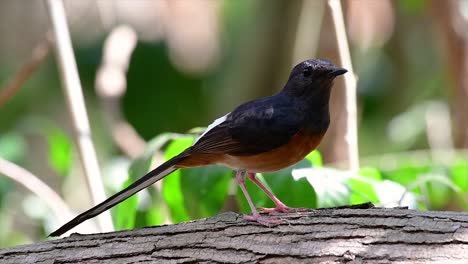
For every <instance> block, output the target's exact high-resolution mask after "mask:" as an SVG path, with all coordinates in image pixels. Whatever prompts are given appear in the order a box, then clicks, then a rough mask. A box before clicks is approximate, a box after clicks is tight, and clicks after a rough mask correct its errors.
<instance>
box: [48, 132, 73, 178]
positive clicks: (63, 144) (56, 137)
mask: <svg viewBox="0 0 468 264" xmlns="http://www.w3.org/2000/svg"><path fill="white" fill-rule="evenodd" d="M45 134H46V135H45V136H46V138H47V144H48V148H49V155H48V159H49V164H50V166H51V167H52V169H54V170H55V171H56V172H57V174H59V175H63V176H66V175H68V173H69V171H70V168H71V164H72V142H71V140H70V139H69V138H68V136H67V135H66V134H65V133H63V132H62V131H61V130H60V129H58V128H56V127H49V128H48V129H47V131H46V132H45Z"/></svg>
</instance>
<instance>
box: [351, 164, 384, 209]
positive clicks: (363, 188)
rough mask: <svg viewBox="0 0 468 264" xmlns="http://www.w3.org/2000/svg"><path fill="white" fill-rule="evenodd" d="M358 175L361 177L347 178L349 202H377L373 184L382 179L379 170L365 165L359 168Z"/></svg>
mask: <svg viewBox="0 0 468 264" xmlns="http://www.w3.org/2000/svg"><path fill="white" fill-rule="evenodd" d="M359 175H360V176H361V177H359V178H357V177H351V178H349V180H348V186H349V188H350V189H351V197H350V201H351V204H360V203H366V202H373V203H377V202H379V197H378V195H377V192H376V191H375V185H376V182H378V181H380V180H381V179H382V175H381V174H380V172H379V171H378V170H377V169H374V168H370V167H366V168H362V169H360V170H359ZM363 178H364V179H363ZM366 179H371V181H366Z"/></svg>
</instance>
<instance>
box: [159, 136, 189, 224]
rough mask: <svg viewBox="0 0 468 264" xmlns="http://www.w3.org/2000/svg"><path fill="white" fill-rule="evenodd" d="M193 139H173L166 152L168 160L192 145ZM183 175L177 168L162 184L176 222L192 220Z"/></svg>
mask: <svg viewBox="0 0 468 264" xmlns="http://www.w3.org/2000/svg"><path fill="white" fill-rule="evenodd" d="M193 140H194V138H193V137H182V138H179V139H176V140H174V141H172V142H171V144H169V146H168V147H167V149H166V152H165V158H166V160H169V159H170V158H172V157H174V156H176V155H178V154H180V153H181V152H182V151H184V150H185V149H186V148H188V147H190V146H191V145H192V143H193ZM181 176H182V172H181V171H180V170H177V171H175V172H173V173H172V174H171V175H169V177H166V178H164V179H163V184H162V194H163V198H164V201H165V202H166V204H167V206H168V207H169V211H170V213H171V218H172V221H173V222H175V223H177V222H182V221H188V220H190V217H189V214H188V212H187V210H186V208H185V201H184V195H183V192H182V180H181Z"/></svg>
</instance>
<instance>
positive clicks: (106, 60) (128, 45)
mask: <svg viewBox="0 0 468 264" xmlns="http://www.w3.org/2000/svg"><path fill="white" fill-rule="evenodd" d="M137 41H138V38H137V34H136V32H135V30H134V29H133V28H131V27H130V26H118V27H116V28H114V29H113V30H112V31H111V33H110V34H109V36H108V37H107V39H106V41H105V42H104V50H103V57H102V63H101V66H100V67H99V69H98V71H97V74H96V82H95V85H96V93H97V94H98V95H99V97H100V98H101V99H102V101H103V104H102V105H103V110H104V115H105V117H106V119H107V121H108V123H109V127H110V128H111V129H112V138H113V140H114V142H115V143H116V145H117V146H118V147H119V148H120V149H121V150H122V152H123V153H125V154H126V155H127V156H128V157H130V158H131V159H135V158H137V157H138V156H140V155H141V154H142V153H143V151H144V149H145V144H146V142H145V141H144V140H143V139H142V138H141V137H140V136H139V135H138V133H137V132H136V131H135V129H134V128H133V127H132V126H131V125H130V124H129V123H128V122H127V121H126V120H125V119H124V118H123V116H122V113H121V110H120V109H121V106H120V101H121V100H120V98H121V97H122V96H123V95H124V94H125V92H126V90H127V78H126V73H127V70H128V65H129V63H130V58H131V55H132V53H133V50H134V49H135V47H136V44H137Z"/></svg>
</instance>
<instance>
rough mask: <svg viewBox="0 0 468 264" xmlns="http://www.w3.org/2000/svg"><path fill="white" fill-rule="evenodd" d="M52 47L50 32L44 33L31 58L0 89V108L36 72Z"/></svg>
mask: <svg viewBox="0 0 468 264" xmlns="http://www.w3.org/2000/svg"><path fill="white" fill-rule="evenodd" d="M51 47H52V36H51V33H50V32H47V33H46V36H45V38H44V39H42V40H41V41H40V42H39V43H38V44H37V46H36V47H34V49H33V51H32V54H31V58H30V59H29V61H27V62H26V63H25V64H24V65H23V66H22V67H21V68H20V70H19V71H18V72H17V73H16V75H15V76H14V77H13V79H11V80H10V81H9V82H8V83H7V84H6V85H5V87H4V88H2V89H1V90H0V108H1V107H2V106H3V105H4V104H5V103H6V102H8V101H9V100H10V98H12V97H13V96H14V95H15V94H16V93H17V92H18V91H19V90H20V88H21V87H23V84H24V83H25V82H26V81H27V80H28V79H29V78H30V77H31V75H32V74H33V73H34V72H36V70H37V69H38V68H39V65H41V64H42V62H43V61H44V60H45V59H46V58H47V55H49V51H50V48H51Z"/></svg>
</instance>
